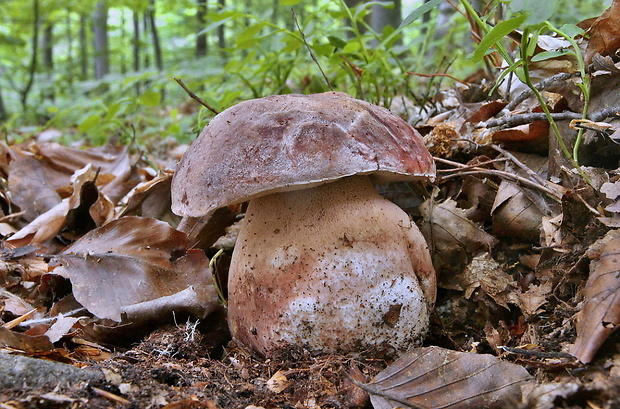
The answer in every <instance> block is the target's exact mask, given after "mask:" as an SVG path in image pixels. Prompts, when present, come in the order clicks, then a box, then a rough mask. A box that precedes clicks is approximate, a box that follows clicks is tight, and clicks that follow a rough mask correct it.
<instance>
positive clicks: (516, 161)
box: [491, 144, 560, 195]
mask: <svg viewBox="0 0 620 409" xmlns="http://www.w3.org/2000/svg"><path fill="white" fill-rule="evenodd" d="M491 148H493V149H495V150H496V151H498V152H499V153H501V154H502V155H504V156H505V157H507V158H508V159H510V160H511V161H512V162H513V163H514V164H515V165H517V166H518V167H519V168H521V169H522V170H523V171H524V172H525V173H527V174H528V176H529V177H530V178H532V179H533V180H535V181H536V182H538V183H540V184H541V185H543V186H545V187H547V188H549V189H553V190H556V191H557V189H555V188H554V187H553V186H551V185H550V184H549V182H547V181H546V180H545V179H543V178H541V177H540V175H539V174H538V173H536V172H534V171H533V170H532V169H530V167H529V166H527V165H526V164H525V163H523V162H521V161H520V160H519V159H517V158H516V157H515V156H514V155H513V154H512V153H510V152H508V151H506V150H505V149H502V148H501V147H499V146H497V145H494V144H493V145H491ZM559 194H560V193H559V192H558V195H559Z"/></svg>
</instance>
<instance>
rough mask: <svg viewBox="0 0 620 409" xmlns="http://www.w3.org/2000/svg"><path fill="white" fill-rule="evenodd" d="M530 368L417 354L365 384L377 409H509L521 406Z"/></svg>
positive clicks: (452, 354)
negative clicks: (409, 408)
mask: <svg viewBox="0 0 620 409" xmlns="http://www.w3.org/2000/svg"><path fill="white" fill-rule="evenodd" d="M530 379H531V376H530V374H529V373H528V372H527V371H526V370H525V368H523V367H521V366H519V365H515V364H512V363H509V362H505V361H502V360H500V359H498V358H497V357H494V356H492V355H481V354H474V353H464V352H457V351H451V350H448V349H444V348H439V347H427V348H419V349H415V350H413V351H411V352H409V353H407V354H405V355H403V356H402V357H400V358H399V359H397V360H396V361H394V363H392V364H391V365H390V366H388V367H387V368H386V369H384V370H383V371H381V372H380V373H379V374H378V375H377V376H376V377H375V378H374V379H373V380H372V381H371V382H370V383H368V384H366V387H367V388H368V391H369V392H370V393H371V396H370V399H371V401H372V405H373V407H374V408H375V409H392V408H394V407H403V406H404V405H408V406H409V407H414V408H425V409H431V408H451V409H457V408H462V409H470V408H482V407H484V408H505V407H509V406H510V405H509V403H510V402H515V403H516V402H519V401H520V400H521V386H522V385H524V384H525V383H527V382H529V381H530Z"/></svg>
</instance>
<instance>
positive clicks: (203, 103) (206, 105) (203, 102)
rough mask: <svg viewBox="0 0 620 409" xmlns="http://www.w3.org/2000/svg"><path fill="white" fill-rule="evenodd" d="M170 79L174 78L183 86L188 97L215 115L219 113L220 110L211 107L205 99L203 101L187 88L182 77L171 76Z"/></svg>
mask: <svg viewBox="0 0 620 409" xmlns="http://www.w3.org/2000/svg"><path fill="white" fill-rule="evenodd" d="M172 79H173V80H175V81H176V82H177V84H179V85H180V86H181V88H183V89H184V90H185V92H187V94H188V95H189V96H190V97H192V98H193V99H194V100H195V101H197V102H198V103H199V104H200V105H202V106H203V107H205V108H207V109H208V110H209V111H211V112H213V113H214V114H215V115H217V114H219V113H220V111H218V110H217V109H215V108H213V107H212V106H211V105H209V104H207V103H206V102H205V101H203V100H202V98H200V97H199V96H198V95H196V94H194V93H193V92H192V91H190V89H189V88H187V85H185V83H184V82H183V80H182V79H180V78H177V77H172Z"/></svg>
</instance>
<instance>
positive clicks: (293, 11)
mask: <svg viewBox="0 0 620 409" xmlns="http://www.w3.org/2000/svg"><path fill="white" fill-rule="evenodd" d="M291 14H292V15H293V21H295V25H296V26H297V30H298V31H299V34H301V39H302V41H303V42H304V45H305V46H306V48H307V49H308V52H309V53H310V57H311V58H312V61H314V63H315V64H316V65H317V67H319V71H321V75H323V79H325V82H326V83H327V86H328V87H329V89H330V90H331V91H333V90H334V88H332V84H331V83H330V82H329V79H328V78H327V75H325V72H324V71H323V68H321V64H319V60H318V59H317V58H316V55H314V52H312V49H311V48H310V46H309V45H308V41H306V35H305V34H304V32H303V31H301V27H300V26H299V21H297V14H295V10H294V9H291Z"/></svg>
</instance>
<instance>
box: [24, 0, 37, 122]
mask: <svg viewBox="0 0 620 409" xmlns="http://www.w3.org/2000/svg"><path fill="white" fill-rule="evenodd" d="M32 16H33V19H32V55H31V57H30V68H29V75H28V82H26V86H25V87H24V88H23V89H22V90H21V92H20V94H21V95H20V100H21V104H22V110H24V111H25V110H26V107H27V105H28V94H29V93H30V90H31V89H32V84H34V74H35V72H36V70H37V55H38V54H39V17H40V16H39V0H33V1H32Z"/></svg>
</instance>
